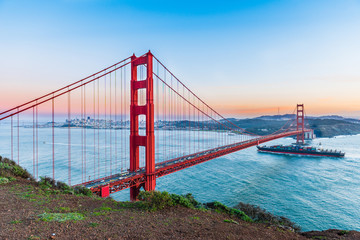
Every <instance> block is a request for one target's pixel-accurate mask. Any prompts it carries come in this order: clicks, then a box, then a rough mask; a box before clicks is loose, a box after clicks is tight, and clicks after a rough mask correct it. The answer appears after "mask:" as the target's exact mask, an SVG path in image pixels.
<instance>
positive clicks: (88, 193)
mask: <svg viewBox="0 0 360 240" xmlns="http://www.w3.org/2000/svg"><path fill="white" fill-rule="evenodd" d="M74 193H75V194H78V195H84V196H89V197H90V196H92V195H93V193H92V191H91V190H90V189H88V188H86V187H84V186H76V187H75V188H74Z"/></svg>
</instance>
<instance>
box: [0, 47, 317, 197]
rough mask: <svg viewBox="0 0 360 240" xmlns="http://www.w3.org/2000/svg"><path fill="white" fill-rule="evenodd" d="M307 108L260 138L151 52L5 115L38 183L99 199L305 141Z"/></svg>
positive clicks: (3, 126)
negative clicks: (75, 188)
mask: <svg viewBox="0 0 360 240" xmlns="http://www.w3.org/2000/svg"><path fill="white" fill-rule="evenodd" d="M307 131H310V130H307V129H305V126H304V106H303V105H297V108H296V114H295V118H294V119H290V120H289V121H288V122H286V123H285V124H284V126H282V127H281V128H280V129H279V130H278V131H276V132H273V133H271V134H269V135H266V136H259V135H256V134H253V133H251V132H247V131H246V130H245V129H243V128H241V127H239V126H237V125H236V124H234V123H233V122H232V121H230V120H228V119H227V118H225V117H223V116H222V115H221V114H220V113H219V112H217V111H216V110H214V109H213V108H211V107H210V106H209V105H208V104H206V103H205V102H204V101H203V100H201V99H200V98H199V97H198V96H197V95H196V94H195V93H193V92H192V91H191V90H190V89H189V88H188V87H187V86H186V85H185V84H184V83H183V82H181V81H180V80H179V79H178V78H177V77H176V76H175V75H174V74H173V73H172V72H170V70H169V69H168V68H166V67H165V65H164V64H163V63H162V62H160V60H159V59H157V58H156V57H155V56H153V55H152V53H151V52H150V51H149V52H148V53H146V54H144V55H142V56H140V57H136V56H135V55H133V56H131V57H128V58H126V59H124V60H122V61H120V62H118V63H116V64H114V65H112V66H110V67H108V68H105V69H103V70H101V71H99V72H97V73H95V74H93V75H90V76H88V77H86V78H83V79H81V80H79V81H77V82H74V83H72V84H70V85H68V86H66V87H63V88H60V89H58V90H56V91H53V92H51V93H48V94H46V95H44V96H41V97H39V98H36V99H34V100H32V101H29V102H26V103H24V104H21V105H19V106H16V107H14V108H11V109H8V110H6V111H3V112H1V113H0V137H2V138H6V137H8V138H9V141H7V142H6V144H3V148H0V150H1V152H0V153H1V154H3V155H5V156H6V155H7V156H8V157H10V158H11V159H13V160H15V161H17V162H18V164H20V165H22V166H24V167H25V168H27V169H28V170H30V171H32V174H33V176H34V177H35V178H38V177H39V176H50V177H52V178H54V179H56V180H60V181H65V182H67V183H68V184H69V185H83V186H86V187H88V188H90V189H91V190H92V191H93V192H94V193H95V194H98V195H100V196H102V197H107V196H109V194H111V193H114V192H117V191H120V190H123V189H126V188H130V198H131V199H132V200H134V199H136V197H137V195H138V193H139V190H140V188H141V187H143V188H144V189H145V190H146V191H149V190H154V189H155V186H156V178H159V177H162V176H164V175H167V174H170V173H173V172H176V171H179V170H182V169H184V168H188V167H191V166H193V165H196V164H199V163H202V162H205V161H209V160H211V159H214V158H217V157H220V156H224V155H226V154H230V153H233V152H236V151H239V150H241V149H244V148H248V147H251V146H255V145H258V144H261V143H264V142H267V141H271V140H275V139H278V138H283V137H288V136H293V135H297V141H298V142H304V133H305V132H307Z"/></svg>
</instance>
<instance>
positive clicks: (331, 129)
mask: <svg viewBox="0 0 360 240" xmlns="http://www.w3.org/2000/svg"><path fill="white" fill-rule="evenodd" d="M289 119H294V116H293V115H289V114H287V115H275V116H261V117H258V118H248V119H234V118H232V119H230V120H231V122H233V123H234V124H236V125H238V126H241V127H243V128H245V129H246V130H247V131H249V132H252V133H255V134H259V135H266V134H269V133H272V132H275V131H277V130H278V129H279V128H281V127H282V126H283V125H284V124H285V123H286V122H287V121H288V120H289ZM305 124H306V127H308V128H311V129H313V130H314V133H315V134H316V136H317V137H334V136H338V135H354V134H360V121H359V120H357V119H352V118H344V117H341V116H322V117H306V118H305Z"/></svg>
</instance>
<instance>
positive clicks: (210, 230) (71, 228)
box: [0, 157, 360, 240]
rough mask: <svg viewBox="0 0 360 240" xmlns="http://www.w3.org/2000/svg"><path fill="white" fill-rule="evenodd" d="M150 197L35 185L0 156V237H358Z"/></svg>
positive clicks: (160, 196)
mask: <svg viewBox="0 0 360 240" xmlns="http://www.w3.org/2000/svg"><path fill="white" fill-rule="evenodd" d="M155 193H156V192H153V193H149V192H147V193H143V194H142V195H141V196H142V199H143V200H144V201H138V202H116V201H114V200H112V199H111V198H109V199H101V198H98V197H96V196H93V195H92V194H91V192H89V191H88V190H87V189H84V188H76V189H72V188H70V187H68V186H67V185H65V184H63V183H61V182H55V181H53V180H52V179H49V178H42V179H41V181H39V182H36V181H34V180H33V179H32V177H31V175H30V174H29V173H28V172H26V171H25V170H24V169H22V168H21V167H19V166H17V165H16V164H15V163H14V162H13V161H10V160H8V159H2V158H1V157H0V219H1V221H0V239H250V240H251V239H267V240H269V239H277V240H278V239H308V238H311V239H360V233H359V232H355V231H350V232H349V231H339V230H333V231H327V232H308V233H297V232H294V231H293V229H292V228H289V227H284V226H281V225H270V224H265V223H255V222H253V221H252V220H251V219H250V218H249V217H248V216H247V215H246V214H244V212H242V211H239V210H236V209H231V208H227V207H226V206H224V205H221V204H220V203H216V202H215V203H209V204H208V205H209V206H215V207H216V206H218V207H217V208H213V209H207V210H206V209H204V208H194V207H191V206H193V205H191V204H194V202H195V204H197V202H196V201H195V200H193V199H192V198H191V197H190V198H189V197H188V198H184V197H182V196H179V195H171V196H172V198H170V197H169V196H170V195H169V194H168V193H166V192H163V193H159V192H157V193H156V194H155ZM190 196H191V195H190ZM149 197H150V198H149ZM149 199H150V200H149ZM174 199H176V202H177V203H178V204H173V203H174ZM191 202H192V203H191ZM190 203H191V204H190ZM325 236H326V237H325Z"/></svg>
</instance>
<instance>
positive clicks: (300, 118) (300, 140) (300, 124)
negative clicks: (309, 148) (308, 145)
mask: <svg viewBox="0 0 360 240" xmlns="http://www.w3.org/2000/svg"><path fill="white" fill-rule="evenodd" d="M304 118H305V116H304V104H298V105H297V110H296V130H297V131H299V130H301V131H302V133H301V134H298V135H297V136H296V143H297V144H304V143H305V124H304Z"/></svg>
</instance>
